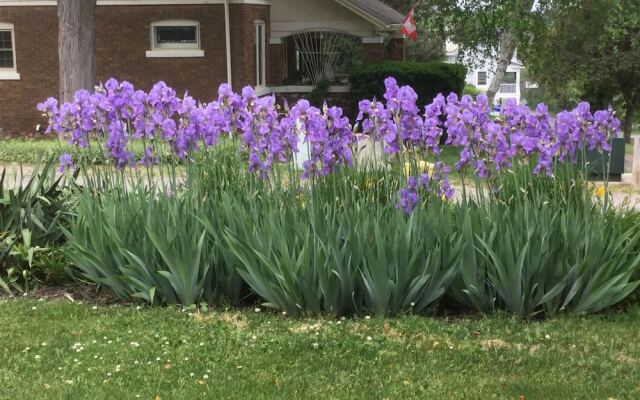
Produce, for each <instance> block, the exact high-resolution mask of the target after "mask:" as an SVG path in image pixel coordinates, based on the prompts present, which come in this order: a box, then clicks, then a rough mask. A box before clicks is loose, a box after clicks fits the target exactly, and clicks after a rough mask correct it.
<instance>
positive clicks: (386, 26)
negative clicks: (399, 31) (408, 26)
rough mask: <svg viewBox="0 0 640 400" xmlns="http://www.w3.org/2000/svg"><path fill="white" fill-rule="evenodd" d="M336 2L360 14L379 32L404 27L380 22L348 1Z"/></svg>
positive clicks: (338, 0)
mask: <svg viewBox="0 0 640 400" xmlns="http://www.w3.org/2000/svg"><path fill="white" fill-rule="evenodd" d="M335 1H336V2H337V3H339V4H340V5H341V6H343V7H345V8H347V9H349V10H350V11H352V12H354V13H356V14H358V15H359V16H361V17H362V18H364V19H366V20H367V21H369V22H371V23H372V24H373V25H374V26H375V27H376V29H377V30H380V31H391V30H393V29H394V28H396V26H397V27H398V28H400V25H402V24H387V23H385V22H384V21H382V20H380V19H379V18H376V17H375V16H373V15H371V14H370V13H368V12H367V11H366V10H363V9H362V8H360V7H356V6H354V5H353V4H352V3H350V2H348V1H345V0H335Z"/></svg>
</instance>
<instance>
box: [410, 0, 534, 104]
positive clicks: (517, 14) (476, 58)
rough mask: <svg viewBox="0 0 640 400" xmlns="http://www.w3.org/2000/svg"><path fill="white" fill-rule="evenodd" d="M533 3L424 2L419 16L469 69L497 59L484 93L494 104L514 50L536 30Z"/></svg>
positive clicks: (513, 0) (509, 0)
mask: <svg viewBox="0 0 640 400" xmlns="http://www.w3.org/2000/svg"><path fill="white" fill-rule="evenodd" d="M537 3H538V2H536V1H535V0H485V1H477V0H424V1H422V2H420V3H419V6H418V16H419V18H420V19H421V20H423V21H424V23H425V25H426V26H427V27H428V28H429V29H430V31H431V32H433V33H434V34H437V35H440V36H441V37H443V38H446V39H447V40H450V41H451V42H454V43H456V44H457V45H458V46H459V47H458V48H459V50H458V56H459V60H460V61H462V62H464V63H465V64H467V65H468V66H469V67H471V66H473V65H475V64H477V63H478V62H480V61H481V60H484V59H487V58H495V57H497V62H496V70H495V71H494V76H493V79H492V81H491V84H490V85H489V89H488V90H487V96H488V97H489V100H490V101H493V98H494V97H495V95H496V93H497V92H498V90H499V88H500V85H501V84H502V82H503V81H504V75H505V72H506V71H507V67H508V66H509V64H510V63H511V59H512V58H513V56H514V54H515V50H516V48H520V47H524V46H526V45H527V44H528V43H529V42H530V40H531V38H532V37H534V36H535V34H536V33H537V30H538V29H539V24H538V21H539V18H538V6H537Z"/></svg>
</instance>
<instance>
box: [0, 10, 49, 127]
mask: <svg viewBox="0 0 640 400" xmlns="http://www.w3.org/2000/svg"><path fill="white" fill-rule="evenodd" d="M26 10H27V9H26V8H25V7H0V22H5V23H11V24H13V25H14V35H15V46H16V65H17V67H18V73H19V74H20V80H19V81H8V80H0V129H2V131H3V134H13V133H16V132H21V133H32V132H34V131H35V127H36V125H37V124H38V122H41V120H40V118H39V115H40V113H39V112H38V111H37V110H36V105H37V104H38V103H39V102H41V101H42V100H44V99H46V98H47V97H50V96H56V97H57V93H58V50H57V42H58V35H57V32H58V17H57V11H56V8H55V7H30V8H29V10H28V11H26Z"/></svg>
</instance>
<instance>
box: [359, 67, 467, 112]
mask: <svg viewBox="0 0 640 400" xmlns="http://www.w3.org/2000/svg"><path fill="white" fill-rule="evenodd" d="M465 75H466V69H465V68H464V67H463V66H462V65H458V64H447V63H439V62H432V63H411V62H396V61H384V62H380V63H373V64H366V65H363V66H362V67H360V68H356V69H354V70H353V71H352V72H351V75H350V76H349V81H350V82H351V98H352V99H353V101H358V100H360V99H372V98H374V97H375V98H377V99H382V95H383V94H384V91H385V90H384V80H385V79H386V78H387V77H390V76H392V77H394V78H396V80H397V81H398V85H410V86H411V87H413V89H414V90H415V91H416V93H417V94H418V98H419V100H418V102H419V103H420V104H427V103H429V102H431V101H432V100H433V98H434V97H435V96H436V95H437V94H438V93H450V92H455V93H458V94H460V93H462V90H463V88H464V80H465Z"/></svg>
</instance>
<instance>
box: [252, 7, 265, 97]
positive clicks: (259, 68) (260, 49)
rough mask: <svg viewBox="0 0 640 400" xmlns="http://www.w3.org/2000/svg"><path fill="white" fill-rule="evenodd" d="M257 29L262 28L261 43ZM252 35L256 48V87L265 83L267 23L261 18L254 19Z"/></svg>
mask: <svg viewBox="0 0 640 400" xmlns="http://www.w3.org/2000/svg"><path fill="white" fill-rule="evenodd" d="M258 29H261V30H262V42H261V43H260V42H259V40H258ZM253 35H254V42H255V49H256V87H264V86H266V85H267V50H266V48H267V24H266V23H265V22H264V21H262V20H257V21H254V22H253ZM261 75H262V80H261V79H260V77H261Z"/></svg>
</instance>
